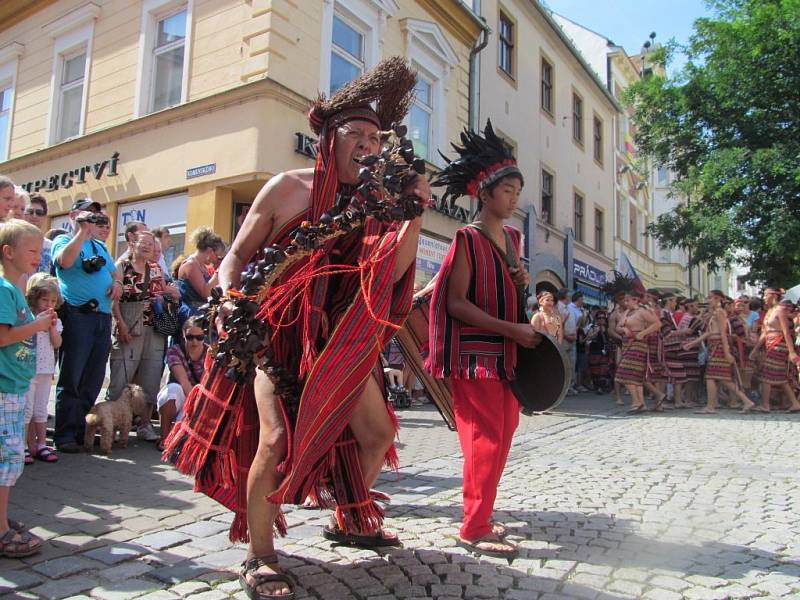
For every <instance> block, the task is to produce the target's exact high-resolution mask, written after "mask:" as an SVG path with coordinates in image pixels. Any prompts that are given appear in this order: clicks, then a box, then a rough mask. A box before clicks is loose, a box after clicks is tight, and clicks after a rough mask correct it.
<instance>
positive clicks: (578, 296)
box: [572, 292, 583, 302]
mask: <svg viewBox="0 0 800 600" xmlns="http://www.w3.org/2000/svg"><path fill="white" fill-rule="evenodd" d="M581 298H583V292H575V293H574V294H572V301H573V302H577V301H578V300H580V299H581Z"/></svg>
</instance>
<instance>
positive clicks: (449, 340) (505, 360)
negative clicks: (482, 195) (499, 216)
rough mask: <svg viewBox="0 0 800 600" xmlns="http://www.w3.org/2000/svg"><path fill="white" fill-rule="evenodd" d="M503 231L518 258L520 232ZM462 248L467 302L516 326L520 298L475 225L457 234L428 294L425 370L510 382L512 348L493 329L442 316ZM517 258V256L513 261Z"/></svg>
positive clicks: (499, 256) (494, 248) (498, 257)
mask: <svg viewBox="0 0 800 600" xmlns="http://www.w3.org/2000/svg"><path fill="white" fill-rule="evenodd" d="M504 229H505V232H506V233H507V234H508V236H509V237H510V239H511V246H512V247H513V248H514V251H515V252H516V253H517V256H519V248H520V241H521V239H522V234H521V233H520V232H519V231H518V230H516V229H514V228H513V227H510V226H508V225H506V226H504ZM457 248H463V249H464V252H465V254H466V257H467V262H468V263H469V267H470V271H471V272H472V277H471V278H470V287H469V290H468V295H467V297H468V299H469V301H470V302H472V303H473V304H475V305H476V306H477V307H478V308H480V309H481V310H482V311H484V312H486V313H487V314H489V315H491V316H493V317H495V318H497V319H501V320H503V321H512V322H519V320H520V317H519V315H520V310H519V309H520V305H519V303H520V299H519V297H518V292H517V288H516V286H515V285H514V282H513V281H512V279H511V274H510V273H509V270H508V266H507V262H506V256H505V253H502V252H501V250H500V249H498V248H497V246H495V245H494V244H493V243H492V242H491V241H489V239H488V238H486V236H485V235H484V234H483V233H481V231H480V230H479V229H478V228H476V227H474V226H469V225H468V226H466V227H462V228H461V229H459V230H458V231H457V232H456V237H455V240H454V241H453V244H452V245H451V246H450V251H449V252H448V253H447V256H446V257H445V259H444V262H443V263H442V266H441V268H440V269H439V276H438V279H437V280H436V285H435V287H434V289H433V294H432V296H431V308H430V310H431V313H430V320H429V323H428V333H429V342H428V344H429V350H430V352H429V354H428V358H427V359H426V361H425V367H426V368H427V369H428V371H430V373H431V374H432V375H433V376H434V377H436V378H439V379H443V378H445V377H452V378H454V379H509V380H511V379H514V368H515V366H516V362H517V344H516V342H515V341H514V340H512V339H510V338H507V337H504V336H502V335H498V334H497V333H495V332H493V331H488V330H485V329H481V328H479V327H473V326H471V325H467V324H466V323H464V322H462V321H459V320H458V319H454V318H452V317H451V316H450V315H449V314H448V312H447V289H448V283H449V281H450V275H451V273H452V269H453V261H454V260H455V255H456V249H457ZM514 260H516V258H515V259H514Z"/></svg>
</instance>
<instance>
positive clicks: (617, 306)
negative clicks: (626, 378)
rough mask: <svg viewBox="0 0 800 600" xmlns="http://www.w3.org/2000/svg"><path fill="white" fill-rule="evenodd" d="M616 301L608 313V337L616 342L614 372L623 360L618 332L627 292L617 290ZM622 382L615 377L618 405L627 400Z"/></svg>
mask: <svg viewBox="0 0 800 600" xmlns="http://www.w3.org/2000/svg"><path fill="white" fill-rule="evenodd" d="M612 299H613V301H614V309H613V310H612V311H611V313H610V314H609V315H608V337H610V338H611V341H612V342H613V343H614V372H615V373H616V369H617V367H618V366H619V363H620V360H622V338H621V337H620V336H619V333H618V332H617V326H618V325H619V320H620V318H622V315H623V314H624V312H625V292H617V293H616V294H614V297H613V298H612ZM621 388H622V384H621V383H620V382H619V381H617V378H616V377H614V399H615V400H616V402H617V406H623V405H624V404H625V401H624V400H623V399H622V389H621Z"/></svg>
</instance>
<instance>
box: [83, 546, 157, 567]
mask: <svg viewBox="0 0 800 600" xmlns="http://www.w3.org/2000/svg"><path fill="white" fill-rule="evenodd" d="M146 552H147V548H145V547H143V546H139V545H138V544H130V543H127V542H122V543H119V544H114V545H113V546H103V547H101V548H96V549H95V550H89V551H88V552H84V553H83V556H85V557H87V558H91V559H94V560H99V561H100V562H102V563H105V564H107V565H116V564H118V563H121V562H124V561H126V560H130V559H132V558H137V557H139V556H141V555H142V554H145V553H146Z"/></svg>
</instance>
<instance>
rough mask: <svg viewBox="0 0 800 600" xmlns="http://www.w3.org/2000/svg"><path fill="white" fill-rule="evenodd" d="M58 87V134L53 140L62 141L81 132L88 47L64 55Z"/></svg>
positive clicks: (61, 61)
mask: <svg viewBox="0 0 800 600" xmlns="http://www.w3.org/2000/svg"><path fill="white" fill-rule="evenodd" d="M60 63H61V64H60V67H59V71H60V73H61V77H60V83H59V89H58V100H57V102H58V108H57V115H58V117H57V122H56V135H55V137H54V138H53V142H62V141H64V140H68V139H69V138H73V137H75V136H77V135H79V134H80V132H81V117H82V116H83V88H84V85H85V82H86V49H85V48H83V49H81V50H77V51H75V52H72V53H70V54H68V55H62V56H61V60H60Z"/></svg>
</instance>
